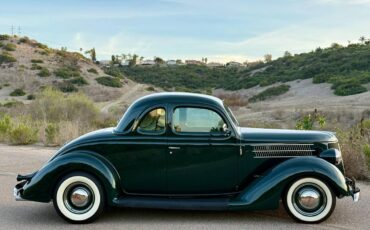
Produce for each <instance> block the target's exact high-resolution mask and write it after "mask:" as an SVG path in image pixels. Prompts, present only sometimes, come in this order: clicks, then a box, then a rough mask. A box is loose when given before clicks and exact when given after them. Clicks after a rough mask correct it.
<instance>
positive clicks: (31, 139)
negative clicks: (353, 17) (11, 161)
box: [9, 122, 38, 145]
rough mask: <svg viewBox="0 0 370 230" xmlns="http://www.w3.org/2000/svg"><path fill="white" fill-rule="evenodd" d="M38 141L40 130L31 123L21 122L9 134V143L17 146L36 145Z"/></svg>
mask: <svg viewBox="0 0 370 230" xmlns="http://www.w3.org/2000/svg"><path fill="white" fill-rule="evenodd" d="M37 140H38V130H37V129H36V128H34V127H32V126H31V125H30V124H29V123H26V122H20V123H19V124H16V125H15V127H13V128H12V129H11V130H10V132H9V141H10V143H12V144H16V145H28V144H33V143H36V142H37Z"/></svg>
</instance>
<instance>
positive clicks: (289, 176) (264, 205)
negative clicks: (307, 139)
mask: <svg viewBox="0 0 370 230" xmlns="http://www.w3.org/2000/svg"><path fill="white" fill-rule="evenodd" d="M302 177H316V178H318V179H322V180H323V181H324V182H326V183H327V184H328V185H329V186H330V188H331V189H332V190H333V192H334V193H335V195H336V196H338V197H341V196H347V195H349V193H348V187H347V185H346V182H345V178H344V176H343V174H342V173H341V172H340V170H339V169H338V168H336V167H335V166H334V165H333V164H331V163H329V162H327V161H325V160H323V159H320V158H317V157H297V158H291V159H288V160H286V161H284V162H282V163H280V164H279V165H277V166H275V167H273V168H271V169H269V170H267V171H266V172H265V173H264V174H263V175H262V176H261V177H259V178H257V179H255V180H254V181H252V182H251V183H250V184H248V185H247V186H246V187H245V188H244V190H243V191H242V192H241V193H240V194H239V195H238V196H236V197H234V198H232V199H231V201H230V206H231V208H232V209H275V208H278V206H279V201H280V199H281V197H282V195H283V194H284V192H286V189H287V187H289V185H290V184H292V183H293V182H294V181H296V180H297V179H299V178H302Z"/></svg>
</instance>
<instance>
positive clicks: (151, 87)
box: [146, 86, 155, 91]
mask: <svg viewBox="0 0 370 230" xmlns="http://www.w3.org/2000/svg"><path fill="white" fill-rule="evenodd" d="M146 90H147V91H155V89H154V87H153V86H148V87H146Z"/></svg>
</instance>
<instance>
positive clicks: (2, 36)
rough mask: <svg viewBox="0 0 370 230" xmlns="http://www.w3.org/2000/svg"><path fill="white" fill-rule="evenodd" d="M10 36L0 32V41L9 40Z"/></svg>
mask: <svg viewBox="0 0 370 230" xmlns="http://www.w3.org/2000/svg"><path fill="white" fill-rule="evenodd" d="M9 38H10V36H9V35H7V34H0V41H3V40H9Z"/></svg>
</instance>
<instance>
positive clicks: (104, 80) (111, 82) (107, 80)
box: [95, 76, 122, 88]
mask: <svg viewBox="0 0 370 230" xmlns="http://www.w3.org/2000/svg"><path fill="white" fill-rule="evenodd" d="M95 80H96V81H97V82H98V83H99V84H101V85H105V86H109V87H114V88H120V87H122V83H121V81H120V80H119V79H118V78H113V77H108V76H107V77H98V78H96V79H95Z"/></svg>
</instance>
